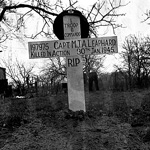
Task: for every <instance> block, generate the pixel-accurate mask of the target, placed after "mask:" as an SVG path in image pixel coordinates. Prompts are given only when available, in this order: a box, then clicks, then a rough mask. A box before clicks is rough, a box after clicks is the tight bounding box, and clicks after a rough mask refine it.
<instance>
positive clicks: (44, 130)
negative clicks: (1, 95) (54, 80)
mask: <svg viewBox="0 0 150 150" xmlns="http://www.w3.org/2000/svg"><path fill="white" fill-rule="evenodd" d="M149 101H150V90H149V89H146V90H133V91H126V92H117V91H116V92H112V91H97V92H92V93H86V113H84V112H81V111H80V112H76V113H74V112H71V111H69V110H68V99H67V95H66V94H59V95H56V96H45V97H34V98H31V99H5V100H1V101H0V103H1V104H0V119H1V120H0V150H8V149H10V150H59V149H60V150H82V149H84V150H107V149H108V150H125V149H126V150H129V149H131V150H148V149H150V145H149V141H150V133H149V132H150V122H149V120H150V119H149V113H148V112H150V110H149V108H150V107H149ZM141 106H144V109H145V110H146V112H147V113H146V114H145V113H143V112H142V113H139V112H140V111H141V110H142V109H141Z"/></svg>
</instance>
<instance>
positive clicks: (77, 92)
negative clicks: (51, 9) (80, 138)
mask: <svg viewBox="0 0 150 150" xmlns="http://www.w3.org/2000/svg"><path fill="white" fill-rule="evenodd" d="M63 27H64V38H65V40H69V39H80V38H81V28H80V17H78V16H72V15H71V16H69V15H68V16H67V15H66V16H64V17H63ZM66 61H67V82H68V99H69V109H70V110H72V111H79V110H83V111H84V112H85V111H86V108H85V94H84V80H83V64H82V58H81V56H79V55H77V56H68V57H67V59H66Z"/></svg>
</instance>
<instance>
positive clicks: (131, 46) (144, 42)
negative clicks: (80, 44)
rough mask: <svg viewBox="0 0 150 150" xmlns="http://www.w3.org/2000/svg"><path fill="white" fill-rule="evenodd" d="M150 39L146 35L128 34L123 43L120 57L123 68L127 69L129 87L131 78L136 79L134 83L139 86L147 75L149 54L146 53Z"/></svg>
mask: <svg viewBox="0 0 150 150" xmlns="http://www.w3.org/2000/svg"><path fill="white" fill-rule="evenodd" d="M149 43H150V40H149V38H148V37H144V38H142V37H138V36H136V35H129V36H128V37H127V38H126V39H125V42H124V44H123V49H124V50H125V51H123V52H122V53H121V57H122V58H123V64H124V66H123V69H124V70H126V71H127V73H128V78H129V85H130V87H131V82H132V78H133V77H134V79H136V84H137V85H138V86H139V87H141V86H142V82H143V81H142V80H143V79H145V77H148V75H149V73H150V72H149V71H150V67H149V62H148V60H149V59H150V54H149V53H148V49H149Z"/></svg>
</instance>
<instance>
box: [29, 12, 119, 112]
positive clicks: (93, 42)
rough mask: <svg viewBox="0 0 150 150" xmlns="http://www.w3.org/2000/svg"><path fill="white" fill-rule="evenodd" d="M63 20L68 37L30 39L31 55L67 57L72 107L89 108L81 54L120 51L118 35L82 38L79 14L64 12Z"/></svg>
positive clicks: (64, 31)
mask: <svg viewBox="0 0 150 150" xmlns="http://www.w3.org/2000/svg"><path fill="white" fill-rule="evenodd" d="M71 13H72V12H71ZM62 22H63V35H64V38H65V40H55V41H36V42H28V48H29V58H30V59H35V58H50V57H66V58H67V79H68V99H69V109H71V110H73V111H78V110H83V111H86V107H85V94H84V83H83V81H84V80H83V64H82V58H81V56H82V55H99V54H112V53H117V52H118V43H117V37H116V36H110V37H100V38H81V37H82V32H81V29H83V28H81V25H82V24H81V20H80V17H79V16H76V15H64V16H62Z"/></svg>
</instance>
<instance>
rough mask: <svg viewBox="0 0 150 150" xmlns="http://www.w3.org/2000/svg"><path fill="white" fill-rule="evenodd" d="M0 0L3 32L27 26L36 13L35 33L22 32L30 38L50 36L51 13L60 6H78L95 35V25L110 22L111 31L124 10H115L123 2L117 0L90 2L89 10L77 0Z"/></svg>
mask: <svg viewBox="0 0 150 150" xmlns="http://www.w3.org/2000/svg"><path fill="white" fill-rule="evenodd" d="M1 3H2V4H3V5H1V9H2V11H1V13H0V21H1V23H2V25H3V27H2V28H4V29H5V32H6V33H9V32H7V31H14V33H15V32H21V31H22V30H21V29H22V28H27V27H28V24H30V25H31V21H32V20H33V18H34V17H37V16H39V18H40V19H38V20H37V22H34V24H37V23H40V24H41V25H40V29H38V30H37V31H36V33H35V31H34V32H32V33H31V34H30V35H26V33H24V36H25V37H30V38H36V37H37V36H41V35H42V36H46V37H51V38H53V36H52V35H53V30H52V25H53V22H54V19H55V17H56V16H57V15H58V14H59V13H60V12H62V11H63V10H68V9H78V10H79V11H82V12H83V14H84V15H85V16H86V18H87V19H88V22H89V25H90V32H91V34H93V35H94V36H97V30H98V29H99V27H105V28H106V29H107V28H108V27H109V26H110V27H112V29H113V32H115V29H116V28H118V27H122V24H118V23H117V22H116V20H117V18H118V17H120V16H124V15H125V14H124V13H121V14H119V13H117V10H119V8H121V7H123V6H126V5H127V4H122V2H121V0H118V1H115V0H105V1H101V2H100V1H98V2H96V3H94V4H93V5H92V6H91V9H90V10H86V9H85V8H81V7H79V6H78V5H77V4H78V2H77V1H72V0H68V6H67V7H65V6H64V5H63V2H62V1H61V0H56V2H55V3H52V2H50V1H47V0H42V1H41V0H34V1H33V0H28V1H25V3H23V4H22V3H12V1H9V2H6V1H5V0H3V1H2V2H1ZM10 14H11V16H12V15H15V16H16V21H15V22H14V21H13V22H12V20H11V19H12V18H11V17H10ZM6 30H7V31H6ZM16 37H17V36H16Z"/></svg>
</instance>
